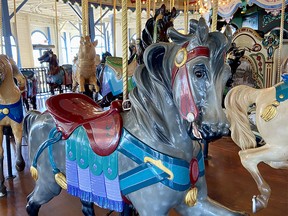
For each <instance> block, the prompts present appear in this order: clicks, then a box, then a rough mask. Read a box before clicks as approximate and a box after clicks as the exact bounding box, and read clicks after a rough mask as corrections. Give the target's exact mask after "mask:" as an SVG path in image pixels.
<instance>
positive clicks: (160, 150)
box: [25, 19, 245, 216]
mask: <svg viewBox="0 0 288 216" xmlns="http://www.w3.org/2000/svg"><path fill="white" fill-rule="evenodd" d="M169 36H170V37H171V38H172V40H173V41H174V43H158V44H153V45H151V46H149V47H148V48H147V49H146V51H145V54H144V62H145V65H141V66H139V67H138V68H137V71H136V72H135V81H136V83H137V87H136V88H134V89H133V90H132V91H131V92H130V100H131V104H132V106H131V109H130V111H128V112H120V113H119V115H120V120H121V122H122V123H123V128H121V130H122V131H125V133H126V134H128V135H127V136H123V134H122V136H121V135H120V137H119V138H120V143H119V146H116V148H115V151H114V153H116V154H118V172H119V175H120V176H121V175H123V174H125V173H126V174H127V172H131V170H134V171H135V169H138V168H139V165H140V166H144V167H146V166H148V167H150V168H151V169H152V170H153V169H154V170H155V171H156V173H157V172H160V173H162V174H161V176H162V177H161V178H160V176H158V177H157V176H154V177H153V179H155V177H156V180H157V179H158V178H159V179H160V180H159V181H160V182H159V181H158V183H157V182H156V183H155V184H151V185H149V184H148V185H147V186H146V187H143V188H138V189H137V190H135V191H130V192H129V191H128V192H127V191H126V193H125V197H126V198H127V199H128V200H130V201H131V202H132V204H133V206H134V207H135V208H136V209H137V211H138V212H139V214H140V215H141V216H147V215H157V216H164V215H168V212H169V210H170V209H171V208H174V209H175V210H176V211H177V212H178V213H179V214H181V215H185V216H186V215H205V216H215V215H225V216H236V215H245V214H244V213H241V212H235V211H232V210H229V209H227V208H225V207H223V206H222V205H220V204H218V203H217V202H215V201H213V200H211V199H209V198H208V196H207V186H206V181H205V175H204V173H205V170H204V165H203V166H199V167H201V168H199V169H200V170H201V175H200V172H199V171H195V172H193V175H192V174H191V175H192V177H191V180H190V179H189V163H190V162H191V161H192V160H193V158H194V159H195V158H197V156H199V155H200V156H201V155H202V151H201V146H200V145H199V143H198V142H197V141H195V140H194V139H197V138H196V137H198V138H200V137H201V136H202V138H204V139H205V138H207V139H209V138H211V137H213V136H216V137H217V136H220V135H223V134H227V133H228V124H227V120H226V118H225V115H224V113H223V111H222V107H221V98H222V95H223V88H224V85H225V82H226V81H227V79H228V78H229V76H230V69H229V66H228V65H226V64H225V63H224V53H225V52H226V51H227V49H228V47H229V43H230V38H231V34H228V36H229V37H228V38H227V37H226V36H225V35H223V34H222V33H219V32H213V33H208V27H207V25H206V23H205V21H204V20H203V19H200V20H199V24H198V27H197V28H196V29H195V34H192V35H188V36H184V35H181V34H179V33H178V32H176V31H175V30H173V29H171V30H170V31H169ZM186 54H187V55H186ZM185 56H186V57H187V58H186V57H185ZM171 69H172V70H171ZM59 96H61V97H65V95H59ZM56 97H57V96H54V97H51V101H50V100H49V101H50V102H52V101H53V100H54V99H56ZM58 98H60V97H58ZM81 98H83V96H81ZM66 99H67V98H66ZM66 99H65V100H64V101H65V102H64V101H63V103H68V102H69V104H75V103H77V102H76V101H74V102H72V101H69V100H66ZM85 100H86V99H85ZM56 101H57V100H56ZM50 102H47V103H50ZM89 103H90V102H89ZM89 103H88V104H89ZM52 104H54V105H56V104H57V103H52ZM61 104H62V102H59V104H58V105H56V106H59V107H61V106H62V105H61ZM82 104H84V103H82ZM89 106H90V105H89ZM89 106H88V107H89ZM82 109H84V110H88V109H86V108H85V107H82ZM90 109H92V111H90V113H94V114H95V115H96V116H97V115H98V116H101V115H106V113H101V112H100V113H99V112H98V111H97V110H96V108H92V107H91V106H90ZM90 109H89V110H90ZM97 109H98V108H97ZM113 109H115V107H113V106H112V107H111V109H110V110H109V111H106V112H114V111H115V110H113ZM117 109H118V108H116V111H117ZM118 111H119V110H118ZM56 112H57V111H56ZM75 113H77V115H78V114H79V113H85V114H84V115H85V116H86V114H87V112H82V111H81V112H77V110H75ZM53 115H54V114H53ZM65 116H66V117H67V115H65ZM88 116H89V115H88ZM117 116H118V114H117ZM66 117H65V118H66ZM53 118H55V116H54V117H53ZM53 118H52V117H51V115H50V114H49V113H47V112H45V113H43V114H40V115H39V114H37V113H36V114H33V113H31V115H30V116H27V118H26V120H25V122H26V125H30V124H31V127H30V130H28V128H29V127H27V131H29V136H28V138H29V145H30V147H31V148H30V158H31V159H33V158H34V159H35V157H34V156H35V154H36V153H37V148H38V147H39V146H40V144H41V143H42V142H43V141H45V140H46V139H47V137H48V133H49V131H50V130H51V129H53V128H55V122H54V121H53ZM117 118H119V117H117ZM30 119H31V121H30ZM78 119H79V120H80V121H82V120H83V118H82V117H80V118H78ZM81 119H82V120H81ZM104 122H105V123H106V122H108V123H109V122H110V121H108V119H107V121H104ZM90 123H91V122H88V124H90ZM102 123H103V121H102ZM95 124H96V125H97V121H96V122H95ZM99 124H100V123H99ZM68 125H70V124H68ZM82 125H83V126H84V125H86V123H85V124H84V123H83V124H82ZM96 125H95V127H97V126H96ZM68 127H69V126H68ZM104 127H105V124H104ZM80 128H81V127H80ZM91 129H92V130H94V129H96V128H94V129H93V127H92V128H91ZM39 130H41V132H42V133H39ZM76 130H78V128H77V129H76ZM89 131H90V132H91V130H89ZM87 132H88V131H87ZM90 132H89V133H90ZM58 133H59V132H58ZM63 134H64V133H63ZM105 134H106V132H105V131H104V135H105ZM106 135H107V134H106ZM72 136H73V135H72ZM107 136H108V135H107ZM76 137H78V136H76ZM128 137H130V138H131V140H136V143H137V144H135V145H134V144H133V143H132V144H131V143H130V144H129V143H128V142H122V141H123V139H124V140H125V139H130V138H128ZM78 139H79V141H80V139H81V138H78ZM81 142H82V141H81ZM66 145H67V144H66V143H65V142H64V141H63V140H61V141H60V142H59V143H57V144H54V145H53V155H54V160H55V164H57V167H58V169H59V170H61V171H63V172H64V173H65V170H66V164H65V157H66V156H67V154H66V153H65V148H66V147H67V146H66ZM125 145H128V146H130V147H131V148H135V147H136V146H138V147H139V148H140V146H145V147H144V148H147V149H150V150H148V151H147V152H150V153H151V152H154V153H151V154H150V155H149V157H148V158H147V157H144V159H143V158H142V156H139V155H137V157H139V158H140V159H137V160H136V159H135V157H136V156H135V157H134V156H132V157H129V156H127V154H125V153H123V152H125V151H122V150H123V149H125V148H124V147H125ZM77 146H78V144H77ZM138 147H136V148H138ZM121 149H122V150H121ZM128 149H129V147H128ZM127 151H128V150H127ZM120 152H121V153H120ZM131 152H132V154H133V151H131ZM147 152H144V153H143V154H144V155H146V154H148V153H147ZM114 153H113V154H114ZM68 155H69V154H68ZM128 155H129V154H128ZM147 156H148V155H147ZM48 157H49V155H48V152H47V151H43V153H42V155H40V157H39V158H38V160H39V161H38V166H37V169H38V180H37V181H36V185H35V188H34V190H33V192H32V193H31V194H30V195H29V196H28V204H27V212H28V214H29V215H37V214H38V211H39V208H40V206H41V205H42V204H44V203H46V202H48V201H49V200H50V199H52V198H53V197H54V196H56V195H58V194H59V193H60V191H61V187H60V186H59V185H58V184H57V183H56V182H55V179H54V174H53V172H52V171H51V166H50V163H49V160H48ZM165 158H166V159H168V158H173V160H171V161H174V160H175V161H182V162H177V163H175V164H178V165H179V166H180V164H182V165H183V164H184V166H185V167H186V168H183V169H184V170H186V171H184V172H183V173H185V175H183V176H182V175H181V174H177V172H179V170H178V171H175V173H174V172H171V170H172V171H173V170H174V168H173V166H175V164H174V165H173V166H172V165H169V163H168V162H167V160H166V159H165ZM198 159H199V162H198V164H199V165H200V164H201V162H200V161H201V157H200V158H198ZM157 161H158V162H157ZM171 161H170V162H171ZM202 162H203V160H202ZM80 163H81V161H80ZM139 163H140V164H139ZM105 164H106V163H105ZM185 164H186V165H185ZM178 165H177V166H178ZM182 165H181V167H182ZM165 166H166V168H167V167H168V170H167V169H165ZM34 168H35V167H34ZM158 168H159V169H160V170H159V169H158ZM49 169H50V170H49ZM169 169H171V170H170V171H169ZM161 170H163V171H164V170H165V171H164V174H163V172H162V171H161ZM180 170H181V169H180ZM196 170H197V169H196ZM105 172H107V170H106V171H105ZM166 172H167V173H168V175H167V173H166ZM108 173H109V169H108ZM136 174H137V172H136ZM174 174H175V176H174ZM194 174H196V176H197V178H198V177H199V178H198V180H197V179H196V178H195V176H194ZM198 174H199V176H198ZM127 177H129V175H128V174H127ZM130 177H131V176H130ZM182 177H183V178H184V179H185V180H184V181H185V183H184V185H185V187H184V189H183V188H182V189H176V188H173V187H172V186H171V185H177V181H178V183H179V182H180V180H179V179H181V178H182ZM140 179H141V178H140ZM192 179H194V180H195V181H194V180H193V181H192ZM146 181H147V179H146ZM148 182H149V181H148ZM138 183H139V182H138ZM195 183H196V184H195ZM194 184H195V185H194ZM192 185H194V186H195V187H197V188H198V199H197V204H196V205H195V206H192V205H193V204H195V203H193V198H192V203H191V199H190V198H191V197H190V196H192V195H191V194H190V193H188V192H189V189H190V186H191V187H193V186H192ZM128 186H129V185H128ZM94 189H95V190H97V188H94ZM122 189H123V188H122ZM122 192H123V191H122ZM123 193H124V192H123ZM192 197H193V196H192ZM194 198H195V197H194ZM185 200H186V201H185ZM81 201H82V211H83V213H84V214H85V215H93V214H94V211H93V204H92V201H91V200H87V199H86V200H85V199H82V200H81ZM194 201H195V200H194ZM186 203H187V204H186ZM188 205H190V206H188Z"/></svg>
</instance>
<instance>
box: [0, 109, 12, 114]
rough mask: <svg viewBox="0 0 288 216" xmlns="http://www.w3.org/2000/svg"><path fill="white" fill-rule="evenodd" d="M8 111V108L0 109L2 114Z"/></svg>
mask: <svg viewBox="0 0 288 216" xmlns="http://www.w3.org/2000/svg"><path fill="white" fill-rule="evenodd" d="M9 112H10V111H9V109H8V108H4V109H0V113H3V114H4V115H8V114H9Z"/></svg>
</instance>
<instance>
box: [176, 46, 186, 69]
mask: <svg viewBox="0 0 288 216" xmlns="http://www.w3.org/2000/svg"><path fill="white" fill-rule="evenodd" d="M181 52H182V53H183V60H182V61H181V62H180V63H178V62H177V57H178V55H180V54H181ZM186 61H187V50H186V48H184V47H183V48H181V49H180V50H178V52H177V53H176V56H175V65H176V67H178V68H180V67H182V66H183V65H184V64H185V63H186Z"/></svg>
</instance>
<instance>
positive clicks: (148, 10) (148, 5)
mask: <svg viewBox="0 0 288 216" xmlns="http://www.w3.org/2000/svg"><path fill="white" fill-rule="evenodd" d="M146 11H147V20H148V19H149V18H150V0H146Z"/></svg>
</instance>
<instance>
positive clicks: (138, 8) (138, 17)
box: [136, 0, 141, 40]
mask: <svg viewBox="0 0 288 216" xmlns="http://www.w3.org/2000/svg"><path fill="white" fill-rule="evenodd" d="M140 38H141V0H136V39H137V40H139V39H140Z"/></svg>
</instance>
